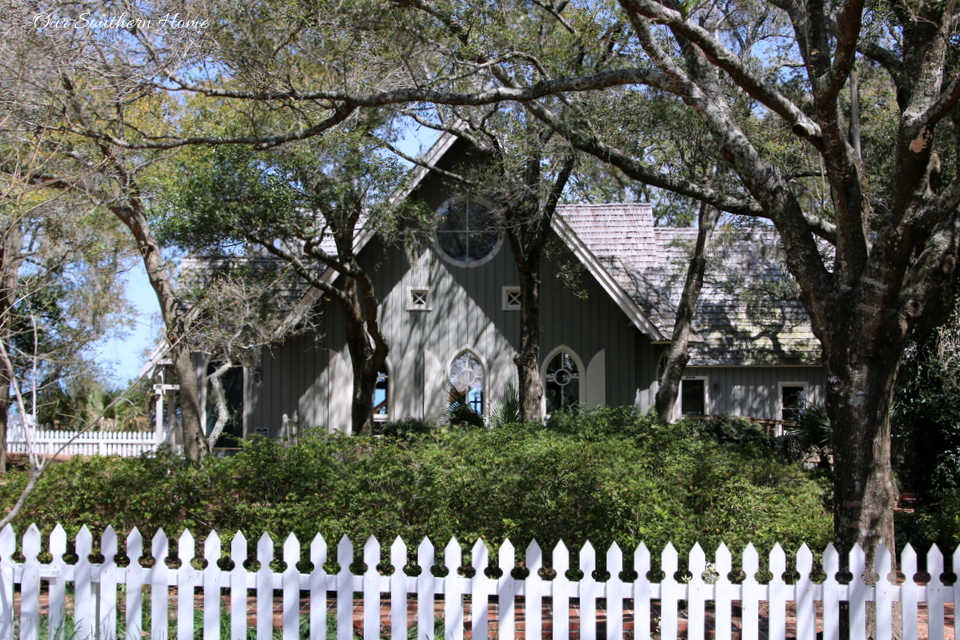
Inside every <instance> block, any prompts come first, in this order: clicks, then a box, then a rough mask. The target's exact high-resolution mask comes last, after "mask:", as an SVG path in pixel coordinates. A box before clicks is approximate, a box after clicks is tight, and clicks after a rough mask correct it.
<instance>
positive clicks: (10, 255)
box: [0, 218, 26, 473]
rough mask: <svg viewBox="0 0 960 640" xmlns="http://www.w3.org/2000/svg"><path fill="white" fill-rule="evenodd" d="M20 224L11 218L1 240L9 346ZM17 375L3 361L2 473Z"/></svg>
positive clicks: (2, 313)
mask: <svg viewBox="0 0 960 640" xmlns="http://www.w3.org/2000/svg"><path fill="white" fill-rule="evenodd" d="M20 223H21V220H20V219H18V218H15V219H14V220H11V222H10V226H9V227H7V230H6V232H5V233H4V234H3V241H2V243H0V327H2V332H0V340H4V341H5V345H6V346H9V344H10V340H11V338H12V334H13V314H14V310H13V307H14V305H15V304H16V302H17V292H18V291H19V290H20V266H21V265H22V264H23V253H22V252H21V248H22V245H23V228H22V227H21V226H20ZM7 352H8V353H9V349H8V350H7ZM13 375H14V374H13V371H12V370H10V369H9V368H8V367H7V366H6V365H5V364H0V473H6V472H7V424H8V418H9V416H10V404H11V402H10V385H11V383H12V382H13ZM24 427H26V422H24Z"/></svg>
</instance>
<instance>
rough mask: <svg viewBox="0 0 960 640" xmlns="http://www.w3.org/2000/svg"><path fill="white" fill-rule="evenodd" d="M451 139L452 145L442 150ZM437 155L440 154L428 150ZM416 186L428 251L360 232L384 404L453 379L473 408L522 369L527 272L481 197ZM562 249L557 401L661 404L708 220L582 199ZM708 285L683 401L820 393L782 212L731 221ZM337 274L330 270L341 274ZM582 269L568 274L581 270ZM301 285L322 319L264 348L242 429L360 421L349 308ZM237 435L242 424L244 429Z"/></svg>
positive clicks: (550, 349)
mask: <svg viewBox="0 0 960 640" xmlns="http://www.w3.org/2000/svg"><path fill="white" fill-rule="evenodd" d="M449 146H450V145H449V144H447V145H446V148H444V145H442V144H441V145H438V146H437V147H435V148H434V150H433V151H432V153H433V154H434V157H433V158H432V160H433V161H437V160H442V159H443V158H442V156H443V154H444V153H446V152H447V150H448V149H449ZM428 160H431V158H428ZM405 196H407V197H416V198H421V199H422V201H423V202H425V203H426V204H427V205H428V206H429V207H431V208H432V209H433V210H435V211H436V212H437V216H438V227H437V231H436V234H435V236H434V237H433V242H431V243H427V244H426V245H425V247H424V248H423V249H422V250H420V251H419V252H418V253H417V254H416V255H408V253H409V252H408V250H406V249H405V248H404V247H402V246H397V245H386V244H385V243H384V242H382V241H381V239H380V238H378V237H376V236H372V235H368V236H366V237H364V238H363V239H362V240H361V242H362V243H363V246H362V250H361V254H360V255H361V260H362V262H363V266H364V268H365V269H366V270H367V271H368V273H370V274H371V275H372V278H373V280H374V283H375V286H376V290H377V293H378V295H379V297H380V299H381V301H382V305H381V311H380V313H381V319H382V324H383V329H384V334H385V337H386V338H387V340H388V342H389V345H390V354H389V357H388V360H387V366H386V370H385V371H383V372H382V374H381V378H380V381H379V383H378V390H377V398H376V400H375V405H376V416H377V419H378V420H383V421H387V420H396V419H402V418H430V417H437V416H439V415H441V414H442V413H443V412H444V411H445V408H446V407H447V406H448V404H449V402H450V398H451V385H452V386H453V387H455V388H456V389H457V390H458V391H459V392H460V393H461V394H463V396H464V397H465V398H466V401H467V402H468V403H469V404H470V406H471V407H473V408H474V409H475V410H476V411H477V413H479V414H481V415H486V414H487V413H488V412H489V411H490V407H491V404H492V399H494V398H497V397H498V396H500V394H502V393H503V392H504V390H505V389H506V388H507V386H508V385H509V384H510V383H515V381H516V378H517V374H516V367H515V365H514V363H513V356H514V354H515V352H516V348H517V345H518V343H519V339H520V318H519V315H520V310H519V296H518V295H517V294H518V291H519V278H518V274H517V269H516V266H515V265H514V261H513V256H512V253H511V251H510V249H509V246H507V243H506V242H505V241H504V239H503V237H502V235H501V234H498V233H496V232H493V231H489V230H487V228H486V225H484V224H483V218H484V216H486V215H488V210H487V208H486V207H485V206H484V204H483V203H482V202H477V201H471V200H469V199H466V198H464V197H463V196H461V195H459V194H458V193H457V192H456V190H454V189H452V188H451V187H450V185H449V183H448V182H446V181H444V180H443V179H441V178H440V177H438V176H437V175H435V174H432V173H430V172H428V171H426V170H422V169H421V170H419V172H418V173H417V175H416V179H415V181H414V183H413V186H412V187H411V188H410V191H409V192H408V193H407V194H405ZM553 232H554V233H555V234H556V243H555V245H556V247H557V249H556V250H555V251H552V252H550V253H551V255H550V257H549V258H548V259H547V265H546V267H545V269H544V280H543V286H542V293H541V304H542V312H541V315H542V328H541V335H540V338H541V380H542V383H543V385H544V391H545V394H544V395H545V400H544V402H545V409H546V410H547V411H551V410H553V409H554V408H556V407H561V406H564V405H567V404H571V403H577V404H580V405H583V406H587V407H590V406H601V405H607V406H622V405H627V406H632V407H635V408H636V409H638V410H639V411H646V410H647V409H648V408H650V407H652V406H653V404H654V396H655V393H656V389H657V377H658V368H659V367H660V366H661V364H662V359H663V356H664V353H665V350H666V346H667V344H668V343H669V339H670V335H671V330H672V326H673V321H674V315H673V309H674V308H675V305H676V302H677V299H678V298H679V291H680V287H681V286H682V282H683V276H684V271H685V268H686V265H685V263H684V256H685V255H686V254H687V252H688V251H689V247H690V246H692V242H693V240H694V238H695V233H696V230H695V229H678V228H669V227H655V226H654V223H653V217H652V212H651V208H650V206H649V205H645V204H605V205H569V206H564V207H561V209H560V211H559V215H558V216H557V217H556V219H555V220H554V223H553ZM722 235H723V236H724V237H722V238H721V239H720V240H719V241H718V242H717V243H716V245H715V246H716V249H715V250H714V252H713V254H712V256H711V258H710V260H711V263H710V267H708V274H707V281H706V283H705V285H704V290H703V292H702V294H701V300H700V303H699V306H698V310H697V313H696V318H695V323H694V328H695V331H696V338H695V340H694V345H693V348H692V350H691V359H690V364H689V366H688V368H687V370H686V375H685V377H684V380H683V383H682V387H681V399H680V401H679V402H678V408H677V412H678V416H679V415H680V414H687V415H709V414H720V413H730V414H741V415H745V416H750V417H754V418H758V419H763V420H774V421H779V420H791V419H794V418H795V417H796V411H797V408H798V407H799V406H802V404H803V403H805V402H818V401H820V398H821V397H822V390H823V384H824V373H823V371H822V369H821V367H820V365H819V358H820V350H819V344H818V343H817V341H816V340H815V338H814V337H813V335H812V333H811V331H810V327H809V321H808V319H807V317H806V314H805V313H804V311H803V309H802V306H801V304H800V302H799V300H798V298H797V295H796V292H795V291H793V290H792V288H791V286H790V280H789V279H788V278H786V277H785V276H784V273H783V271H782V267H781V266H780V261H779V260H778V259H777V255H776V252H777V246H776V240H775V236H774V234H773V233H772V231H771V230H769V229H750V230H734V231H725V232H723V234H722ZM328 275H329V277H333V274H328ZM571 275H572V277H571ZM305 300H306V302H308V303H309V304H308V307H309V308H310V309H311V313H314V314H316V319H315V325H316V330H315V332H311V333H309V334H305V335H300V336H299V337H296V338H291V339H287V340H285V341H283V342H282V343H278V344H274V345H272V346H270V347H269V348H264V352H263V354H262V358H261V363H260V365H259V366H258V368H257V370H256V371H255V372H246V375H244V380H243V383H242V390H243V399H242V406H243V411H242V416H243V419H242V427H241V425H237V426H238V429H237V431H238V432H239V431H240V429H241V428H242V435H244V436H247V435H251V434H263V435H270V436H282V435H283V434H284V429H285V428H286V427H285V426H284V425H285V422H284V417H285V416H286V417H290V418H293V417H294V416H295V417H296V420H297V421H298V423H299V427H300V428H301V429H302V428H310V427H322V428H325V429H329V430H339V431H349V430H350V382H349V381H350V376H351V375H352V373H351V368H350V362H349V358H350V356H349V353H348V351H347V348H346V345H345V343H344V337H343V336H344V328H343V318H342V315H341V312H340V309H339V307H338V306H337V305H336V304H335V303H333V302H331V301H326V300H324V299H323V298H322V296H320V295H319V293H318V292H317V291H310V292H307V293H306V295H305ZM237 435H240V433H237Z"/></svg>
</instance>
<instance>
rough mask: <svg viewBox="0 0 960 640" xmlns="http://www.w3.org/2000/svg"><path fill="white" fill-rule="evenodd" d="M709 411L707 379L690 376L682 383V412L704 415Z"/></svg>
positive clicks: (687, 414) (689, 414)
mask: <svg viewBox="0 0 960 640" xmlns="http://www.w3.org/2000/svg"><path fill="white" fill-rule="evenodd" d="M706 413H707V379H706V378H697V377H694V376H690V377H689V378H684V379H683V381H682V382H681V383H680V414H681V415H684V416H703V415H706Z"/></svg>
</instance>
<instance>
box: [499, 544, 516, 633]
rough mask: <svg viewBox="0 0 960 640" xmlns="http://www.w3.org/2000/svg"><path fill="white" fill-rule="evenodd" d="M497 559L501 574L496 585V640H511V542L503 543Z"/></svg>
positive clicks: (513, 600) (513, 597) (513, 558)
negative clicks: (497, 607) (497, 605)
mask: <svg viewBox="0 0 960 640" xmlns="http://www.w3.org/2000/svg"><path fill="white" fill-rule="evenodd" d="M497 559H498V562H499V567H500V571H502V572H503V573H502V574H501V575H500V580H499V581H498V584H497V602H498V603H499V609H498V611H497V620H498V622H497V638H498V640H513V638H514V624H515V623H516V614H515V608H516V583H515V582H514V579H513V567H514V566H515V562H516V556H515V551H514V548H513V543H512V542H510V541H509V540H504V541H503V544H502V545H500V553H499V554H498V556H497Z"/></svg>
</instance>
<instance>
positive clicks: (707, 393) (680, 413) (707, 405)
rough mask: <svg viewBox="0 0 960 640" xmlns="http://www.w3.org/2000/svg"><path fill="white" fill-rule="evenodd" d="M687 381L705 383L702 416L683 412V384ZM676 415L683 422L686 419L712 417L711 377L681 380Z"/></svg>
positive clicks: (691, 377) (693, 376) (694, 376)
mask: <svg viewBox="0 0 960 640" xmlns="http://www.w3.org/2000/svg"><path fill="white" fill-rule="evenodd" d="M687 380H691V381H694V380H702V381H703V413H701V414H697V413H684V412H683V383H684V382H685V381H687ZM675 413H676V416H677V419H678V420H682V419H684V418H694V419H696V418H703V417H706V416H709V415H710V376H701V375H689V376H683V377H681V378H680V388H679V389H678V390H677V405H676V407H675Z"/></svg>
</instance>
